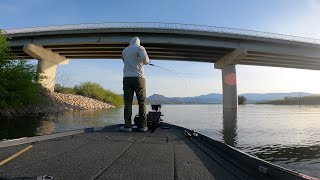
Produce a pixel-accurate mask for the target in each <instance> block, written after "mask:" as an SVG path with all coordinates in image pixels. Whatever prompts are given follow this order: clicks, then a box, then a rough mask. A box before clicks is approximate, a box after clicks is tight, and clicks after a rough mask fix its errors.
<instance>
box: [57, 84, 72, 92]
mask: <svg viewBox="0 0 320 180" xmlns="http://www.w3.org/2000/svg"><path fill="white" fill-rule="evenodd" d="M54 91H55V92H58V93H64V94H76V91H75V90H74V89H73V88H72V87H64V86H61V85H60V84H56V85H55V86H54Z"/></svg>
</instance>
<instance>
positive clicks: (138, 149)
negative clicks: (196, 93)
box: [0, 125, 254, 179]
mask: <svg viewBox="0 0 320 180" xmlns="http://www.w3.org/2000/svg"><path fill="white" fill-rule="evenodd" d="M166 126H167V127H169V129H164V128H158V129H156V130H155V132H153V133H138V132H132V133H122V132H119V131H117V130H115V129H117V128H118V127H119V126H109V127H106V128H104V129H103V130H102V131H100V132H93V133H82V134H77V135H72V136H66V137H60V138H56V139H51V140H45V141H40V142H38V143H36V144H35V145H34V147H33V148H31V149H30V150H29V151H27V152H25V153H24V154H22V155H20V156H18V157H17V158H15V159H14V160H12V161H10V162H8V163H7V164H5V165H3V166H1V167H0V178H4V179H6V178H7V179H10V178H35V177H39V176H42V175H51V176H53V177H54V179H239V178H240V179H254V178H253V177H250V176H249V175H248V174H247V173H246V172H245V171H243V170H241V169H239V168H237V167H235V166H234V165H232V164H231V163H230V162H228V161H226V160H225V159H223V158H221V156H219V155H218V154H216V153H215V152H214V151H212V150H208V149H207V150H204V149H205V148H201V146H202V145H201V144H199V143H198V142H196V141H192V140H191V139H189V138H187V137H186V136H185V135H184V131H183V129H182V128H179V127H176V126H171V125H166ZM28 145H29V144H23V145H17V146H12V147H6V148H2V149H1V153H0V159H5V158H7V157H9V156H10V155H12V154H14V153H16V152H18V151H19V150H21V149H23V148H24V147H27V146H28Z"/></svg>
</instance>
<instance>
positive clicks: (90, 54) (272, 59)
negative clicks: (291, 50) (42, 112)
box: [11, 43, 320, 70]
mask: <svg viewBox="0 0 320 180" xmlns="http://www.w3.org/2000/svg"><path fill="white" fill-rule="evenodd" d="M127 45H128V44H127V43H117V44H111V43H96V44H93V43H92V44H58V45H43V47H44V48H45V49H49V50H52V51H53V52H56V53H58V54H60V55H62V56H65V57H66V58H68V59H121V52H122V50H123V49H124V48H125V47H126V46H127ZM143 46H144V47H145V48H146V50H147V52H148V54H149V56H150V58H151V59H158V60H177V61H193V62H208V63H216V62H217V61H218V60H219V59H221V58H222V57H223V56H225V55H226V54H228V53H230V52H232V51H233V50H234V49H232V48H220V47H205V46H187V45H174V44H172V45H168V44H149V43H148V44H147V43H144V44H143ZM11 55H12V56H13V57H16V58H19V59H34V58H33V57H31V56H30V55H28V54H27V53H26V52H24V51H23V46H11ZM237 64H240V65H256V66H269V67H283V68H297V69H310V70H320V58H313V57H305V56H302V55H301V56H295V55H284V54H278V53H269V52H258V51H247V54H246V56H245V57H243V59H241V61H239V62H238V63H237Z"/></svg>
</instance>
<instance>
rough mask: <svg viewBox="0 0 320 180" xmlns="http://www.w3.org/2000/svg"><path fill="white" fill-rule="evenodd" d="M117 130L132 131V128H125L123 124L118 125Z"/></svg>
mask: <svg viewBox="0 0 320 180" xmlns="http://www.w3.org/2000/svg"><path fill="white" fill-rule="evenodd" d="M119 130H120V131H122V132H132V128H126V127H124V126H122V127H120V128H119Z"/></svg>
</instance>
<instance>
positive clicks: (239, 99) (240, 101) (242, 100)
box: [238, 96, 247, 105]
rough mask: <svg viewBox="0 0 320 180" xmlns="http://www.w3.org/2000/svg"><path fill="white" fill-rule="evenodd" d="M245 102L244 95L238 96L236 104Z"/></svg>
mask: <svg viewBox="0 0 320 180" xmlns="http://www.w3.org/2000/svg"><path fill="white" fill-rule="evenodd" d="M246 102H247V98H245V97H244V96H238V104H240V105H242V104H246Z"/></svg>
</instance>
